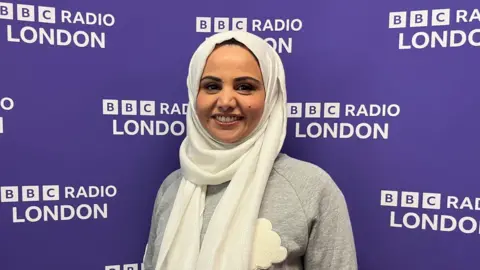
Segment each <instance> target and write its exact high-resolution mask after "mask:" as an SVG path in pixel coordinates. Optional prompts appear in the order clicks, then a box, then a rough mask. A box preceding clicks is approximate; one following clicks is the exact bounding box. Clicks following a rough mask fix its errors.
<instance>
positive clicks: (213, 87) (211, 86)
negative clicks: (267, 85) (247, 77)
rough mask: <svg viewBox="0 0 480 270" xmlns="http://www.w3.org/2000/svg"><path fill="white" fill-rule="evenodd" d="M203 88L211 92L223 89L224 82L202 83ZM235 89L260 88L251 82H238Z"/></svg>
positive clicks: (248, 89)
mask: <svg viewBox="0 0 480 270" xmlns="http://www.w3.org/2000/svg"><path fill="white" fill-rule="evenodd" d="M202 88H203V89H205V90H207V91H209V92H216V91H220V90H222V84H221V83H217V82H207V83H204V84H202ZM234 89H235V90H237V91H242V92H251V91H255V90H257V89H258V87H257V86H256V85H254V84H251V83H238V84H236V85H235V86H234Z"/></svg>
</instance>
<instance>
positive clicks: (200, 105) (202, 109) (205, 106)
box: [195, 92, 211, 117]
mask: <svg viewBox="0 0 480 270" xmlns="http://www.w3.org/2000/svg"><path fill="white" fill-rule="evenodd" d="M210 103H211V102H210V101H209V98H208V96H207V95H205V94H202V92H200V93H199V94H198V96H197V102H196V104H195V105H196V110H197V114H198V115H199V117H204V116H205V114H206V113H208V112H209V108H210V107H211V106H210Z"/></svg>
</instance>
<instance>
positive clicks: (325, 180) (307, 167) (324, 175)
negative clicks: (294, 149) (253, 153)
mask: <svg viewBox="0 0 480 270" xmlns="http://www.w3.org/2000/svg"><path fill="white" fill-rule="evenodd" d="M273 172H274V173H277V174H279V175H280V176H282V177H283V178H285V180H287V181H289V182H291V184H292V185H298V184H302V185H305V184H308V185H314V186H316V187H324V186H329V185H332V184H335V183H334V182H333V179H332V177H331V176H330V174H329V173H328V172H326V171H325V170H324V169H323V168H321V167H320V166H318V165H316V164H313V163H311V162H308V161H304V160H300V159H297V158H294V157H291V156H289V155H287V154H284V153H280V154H279V155H278V157H277V159H276V160H275V163H274V164H273Z"/></svg>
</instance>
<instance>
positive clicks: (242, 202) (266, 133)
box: [155, 31, 287, 270]
mask: <svg viewBox="0 0 480 270" xmlns="http://www.w3.org/2000/svg"><path fill="white" fill-rule="evenodd" d="M231 38H234V39H236V40H237V41H240V42H241V43H243V44H245V45H246V46H247V47H248V48H249V49H250V50H251V51H252V52H253V54H254V55H255V56H256V57H257V59H258V61H259V63H260V69H261V71H262V76H263V81H264V86H265V91H266V98H265V108H264V113H263V116H262V119H261V121H260V122H259V124H258V126H257V127H256V129H255V130H254V131H253V132H252V133H251V134H250V135H249V136H248V137H247V138H245V139H243V140H242V141H241V142H239V143H236V144H234V145H232V144H224V143H222V142H219V141H217V140H215V139H214V138H213V137H211V136H210V135H209V134H208V132H207V131H206V130H205V129H204V128H203V127H202V125H201V124H200V122H199V119H198V117H197V113H196V111H195V103H196V98H197V92H198V89H199V82H200V79H201V76H202V73H203V69H204V66H205V62H206V60H207V57H208V56H209V55H210V53H211V52H212V51H213V50H214V48H215V46H216V45H217V44H218V43H221V42H222V41H225V40H228V39H231ZM187 86H188V93H189V106H188V111H187V117H186V118H187V119H186V121H187V136H186V138H185V140H184V141H183V142H182V145H181V147H180V165H181V170H182V173H183V179H182V180H181V183H180V186H179V189H178V193H177V196H176V199H175V202H174V205H173V209H172V212H171V214H170V217H169V219H168V223H167V226H166V229H165V233H164V237H163V240H162V244H161V248H160V253H159V256H158V261H157V262H156V266H155V270H227V269H228V270H237V269H238V270H250V269H252V265H251V261H250V260H251V253H252V243H253V240H254V239H253V238H254V233H255V225H256V221H257V218H258V212H259V209H260V205H261V202H262V198H263V194H264V191H265V186H266V183H267V180H268V178H269V175H270V172H271V170H272V166H273V163H274V161H275V159H276V157H277V155H278V154H279V152H280V150H281V148H282V145H283V142H284V139H285V134H286V125H287V114H286V112H287V109H286V106H287V103H286V87H285V75H284V69H283V64H282V62H281V59H280V57H279V56H278V54H277V53H276V52H275V50H274V49H273V48H272V47H271V46H270V45H269V44H268V43H266V42H265V41H264V40H263V39H261V38H259V37H257V36H255V35H253V34H251V33H248V32H244V31H229V32H222V33H219V34H215V35H213V36H211V37H209V38H208V39H206V40H205V41H204V42H203V43H202V44H201V45H200V46H199V47H198V49H197V50H196V51H195V53H194V55H193V56H192V59H191V62H190V66H189V73H188V78H187ZM227 181H230V183H229V185H228V187H227V189H226V191H225V193H224V194H223V197H222V199H221V200H220V202H219V204H218V205H217V207H216V209H215V212H214V214H213V216H212V218H211V220H210V222H209V225H208V228H207V230H206V233H205V236H204V239H203V244H201V243H200V233H201V230H202V221H203V211H204V207H205V194H206V188H207V185H219V184H222V183H225V182H227ZM200 247H201V248H200Z"/></svg>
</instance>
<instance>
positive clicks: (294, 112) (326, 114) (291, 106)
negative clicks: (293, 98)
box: [287, 102, 340, 118]
mask: <svg viewBox="0 0 480 270" xmlns="http://www.w3.org/2000/svg"><path fill="white" fill-rule="evenodd" d="M287 109H288V113H287V116H288V117H289V118H302V117H303V113H302V112H304V115H305V118H320V117H323V118H339V117H340V103H338V102H325V103H323V116H322V103H318V102H311V103H309V102H307V103H305V109H304V108H303V104H302V103H287Z"/></svg>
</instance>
